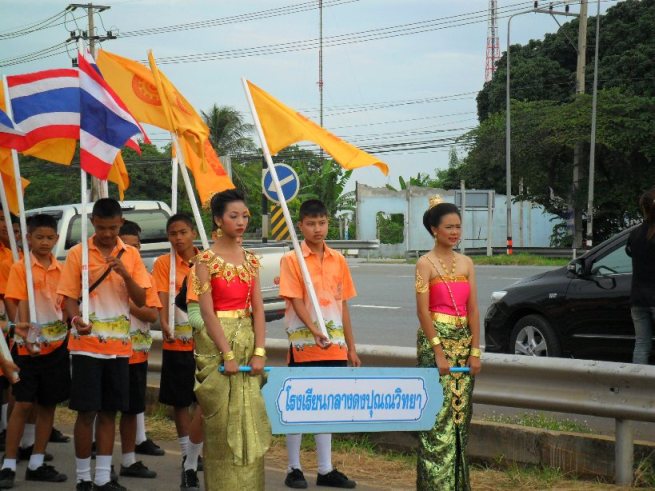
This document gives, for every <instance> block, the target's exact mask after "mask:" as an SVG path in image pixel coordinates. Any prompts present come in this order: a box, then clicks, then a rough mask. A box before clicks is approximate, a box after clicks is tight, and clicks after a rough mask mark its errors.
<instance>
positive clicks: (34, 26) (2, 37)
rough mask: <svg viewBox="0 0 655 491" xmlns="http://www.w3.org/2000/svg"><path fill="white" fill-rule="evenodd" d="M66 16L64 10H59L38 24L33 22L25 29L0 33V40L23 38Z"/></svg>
mask: <svg viewBox="0 0 655 491" xmlns="http://www.w3.org/2000/svg"><path fill="white" fill-rule="evenodd" d="M65 14H66V10H60V11H59V12H57V13H56V14H54V15H51V16H50V17H47V18H45V19H43V20H41V21H39V22H35V23H32V24H29V25H26V26H25V27H21V28H17V29H16V28H14V29H15V30H14V31H10V32H6V31H5V32H3V33H0V40H5V39H14V38H17V37H20V36H25V35H27V34H31V33H33V32H35V31H40V30H41V29H43V28H44V27H45V26H47V25H49V24H52V23H53V22H56V21H57V20H59V19H61V18H62V17H64V15H65Z"/></svg>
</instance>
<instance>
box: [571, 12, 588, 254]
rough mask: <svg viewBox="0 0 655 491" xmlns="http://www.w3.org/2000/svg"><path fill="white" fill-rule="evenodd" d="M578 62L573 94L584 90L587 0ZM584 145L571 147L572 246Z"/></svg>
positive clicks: (578, 225)
mask: <svg viewBox="0 0 655 491" xmlns="http://www.w3.org/2000/svg"><path fill="white" fill-rule="evenodd" d="M578 21H579V24H578V62H577V66H576V71H575V94H576V96H578V95H579V94H584V92H585V66H586V64H587V56H586V55H587V0H580V16H579V17H578ZM583 151H584V146H583V143H582V142H578V143H576V144H575V146H574V147H573V185H572V186H571V196H570V198H569V206H570V207H571V208H570V210H571V219H572V220H573V248H574V249H579V248H580V247H582V207H581V206H578V205H577V201H578V197H579V192H580V181H581V174H580V170H581V168H582V154H583Z"/></svg>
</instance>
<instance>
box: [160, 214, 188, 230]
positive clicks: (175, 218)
mask: <svg viewBox="0 0 655 491" xmlns="http://www.w3.org/2000/svg"><path fill="white" fill-rule="evenodd" d="M177 222H183V223H185V224H186V225H188V226H189V228H190V229H191V230H195V226H194V223H193V218H191V215H189V214H188V213H176V214H175V215H171V217H170V218H169V219H168V221H167V222H166V231H168V227H170V226H171V225H173V224H174V223H177Z"/></svg>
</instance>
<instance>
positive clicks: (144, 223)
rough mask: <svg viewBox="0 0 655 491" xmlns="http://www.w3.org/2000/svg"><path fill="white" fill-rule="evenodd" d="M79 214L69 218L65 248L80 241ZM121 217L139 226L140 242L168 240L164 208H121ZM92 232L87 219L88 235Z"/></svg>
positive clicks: (80, 223)
mask: <svg viewBox="0 0 655 491" xmlns="http://www.w3.org/2000/svg"><path fill="white" fill-rule="evenodd" d="M81 218H82V217H81V216H80V215H77V216H75V217H73V219H72V220H71V224H70V227H69V229H68V234H67V236H66V249H70V248H71V247H73V246H74V245H75V244H77V243H79V242H80V228H81V226H82V221H81ZM123 218H125V220H131V221H133V222H136V223H137V224H138V225H139V227H141V243H142V244H150V243H154V242H168V236H167V235H166V220H168V213H166V212H165V211H164V210H123ZM91 234H93V225H91V221H90V220H89V235H91Z"/></svg>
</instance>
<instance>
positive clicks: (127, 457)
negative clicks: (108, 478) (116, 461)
mask: <svg viewBox="0 0 655 491" xmlns="http://www.w3.org/2000/svg"><path fill="white" fill-rule="evenodd" d="M135 462H136V454H135V453H134V452H128V453H124V454H123V462H122V464H123V467H129V466H131V465H132V464H134V463H135Z"/></svg>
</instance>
